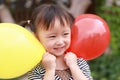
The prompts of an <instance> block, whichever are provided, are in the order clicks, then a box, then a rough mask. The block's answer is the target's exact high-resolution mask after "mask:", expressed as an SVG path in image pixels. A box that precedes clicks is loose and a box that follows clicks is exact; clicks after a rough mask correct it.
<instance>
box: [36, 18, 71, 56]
mask: <svg viewBox="0 0 120 80" xmlns="http://www.w3.org/2000/svg"><path fill="white" fill-rule="evenodd" d="M38 26H39V25H38ZM37 37H38V39H39V40H40V42H41V43H42V45H43V46H44V48H45V49H46V51H47V52H50V53H51V54H53V55H55V56H61V55H63V54H64V53H65V51H66V50H67V49H68V48H69V46H70V42H71V28H70V25H68V24H67V23H65V25H64V26H63V25H61V24H60V21H59V20H58V19H55V22H54V27H52V28H50V29H48V30H44V29H40V28H38V30H37Z"/></svg>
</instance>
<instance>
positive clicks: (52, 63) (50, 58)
mask: <svg viewBox="0 0 120 80" xmlns="http://www.w3.org/2000/svg"><path fill="white" fill-rule="evenodd" d="M42 64H43V66H44V67H45V69H46V70H53V69H55V68H56V57H55V56H54V55H52V54H50V53H49V52H47V53H45V54H44V55H43V58H42Z"/></svg>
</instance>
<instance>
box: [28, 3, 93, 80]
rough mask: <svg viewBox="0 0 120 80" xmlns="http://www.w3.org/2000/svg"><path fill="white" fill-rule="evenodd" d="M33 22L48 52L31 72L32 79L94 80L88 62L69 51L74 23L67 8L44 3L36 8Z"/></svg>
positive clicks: (30, 77) (30, 79) (34, 28)
mask: <svg viewBox="0 0 120 80" xmlns="http://www.w3.org/2000/svg"><path fill="white" fill-rule="evenodd" d="M30 24H31V29H32V30H33V32H34V34H35V36H36V37H37V38H38V40H39V41H40V42H41V44H42V45H43V46H44V48H45V49H46V51H47V52H46V53H45V54H44V55H43V58H42V61H41V62H40V64H39V65H38V66H37V67H35V68H34V69H33V70H32V71H30V72H29V73H28V74H29V76H28V79H29V80H92V77H91V73H90V69H89V66H88V64H87V62H86V61H85V60H84V59H82V58H79V59H78V58H77V57H76V55H75V54H74V53H72V52H66V50H67V49H68V48H69V46H70V43H71V26H72V24H73V18H72V16H71V15H70V14H69V13H68V12H67V11H65V10H64V9H62V8H61V7H59V6H57V5H54V4H43V5H41V6H39V7H37V8H36V9H35V10H34V11H33V15H32V19H31V22H30ZM33 24H34V25H33Z"/></svg>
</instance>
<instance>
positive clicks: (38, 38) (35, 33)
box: [32, 32, 39, 40]
mask: <svg viewBox="0 0 120 80" xmlns="http://www.w3.org/2000/svg"><path fill="white" fill-rule="evenodd" d="M32 34H33V35H34V36H35V37H36V38H37V39H38V40H39V37H38V35H37V34H36V33H35V32H32Z"/></svg>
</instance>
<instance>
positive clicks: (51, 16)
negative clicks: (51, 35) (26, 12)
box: [30, 4, 74, 32]
mask: <svg viewBox="0 0 120 80" xmlns="http://www.w3.org/2000/svg"><path fill="white" fill-rule="evenodd" d="M55 18H57V19H59V20H60V23H61V25H63V26H64V25H65V22H64V20H65V21H66V23H67V24H70V26H71V25H72V24H73V21H74V18H73V16H72V15H71V14H70V13H69V12H67V11H66V10H64V9H63V8H61V7H60V6H58V5H56V4H43V5H40V6H38V7H37V8H35V10H34V11H33V13H32V16H31V20H30V27H31V29H32V31H34V32H35V31H36V28H37V26H38V25H39V26H40V28H42V29H45V30H48V29H50V28H52V27H53V26H54V22H55ZM42 26H45V27H42Z"/></svg>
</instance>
